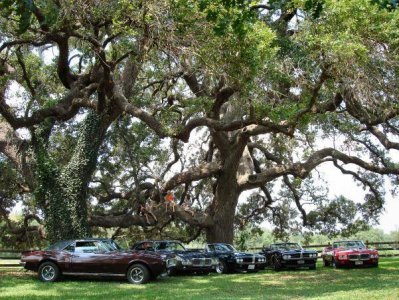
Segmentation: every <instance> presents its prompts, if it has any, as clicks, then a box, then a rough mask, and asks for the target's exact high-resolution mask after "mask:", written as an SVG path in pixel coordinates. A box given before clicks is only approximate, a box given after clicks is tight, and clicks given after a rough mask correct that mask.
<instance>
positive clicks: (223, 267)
mask: <svg viewBox="0 0 399 300" xmlns="http://www.w3.org/2000/svg"><path fill="white" fill-rule="evenodd" d="M227 272H228V267H227V264H226V262H225V261H222V260H220V261H219V263H218V265H217V266H216V273H218V274H226V273H227Z"/></svg>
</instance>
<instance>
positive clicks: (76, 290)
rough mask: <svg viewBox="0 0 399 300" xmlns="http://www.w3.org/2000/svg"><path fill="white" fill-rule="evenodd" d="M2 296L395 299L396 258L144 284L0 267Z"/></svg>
mask: <svg viewBox="0 0 399 300" xmlns="http://www.w3.org/2000/svg"><path fill="white" fill-rule="evenodd" d="M0 298H2V299H21V298H24V299H53V298H57V299H58V298H59V299H315V300H317V299H331V300H340V299H367V300H368V299H399V258H384V259H382V260H381V262H380V267H379V268H361V269H339V270H334V269H332V268H324V267H322V266H321V263H320V262H319V264H318V267H317V270H316V271H313V270H296V271H294V270H289V271H281V272H278V273H276V272H274V271H272V270H265V271H262V272H259V273H256V274H228V275H217V274H210V275H208V276H196V275H192V276H177V277H163V278H158V279H157V280H155V281H153V282H150V283H149V284H146V285H140V286H137V285H132V284H129V283H128V282H127V281H125V280H123V279H118V280H116V279H93V278H89V279H84V278H80V279H79V278H74V277H68V278H64V279H63V280H62V281H59V282H56V283H42V282H40V281H39V280H38V279H37V276H36V274H34V273H31V272H24V271H23V270H21V268H19V267H18V268H1V267H0Z"/></svg>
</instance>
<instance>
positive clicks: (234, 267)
mask: <svg viewBox="0 0 399 300" xmlns="http://www.w3.org/2000/svg"><path fill="white" fill-rule="evenodd" d="M205 252H206V253H209V254H211V255H212V256H214V257H217V258H218V259H219V264H218V265H217V267H216V272H217V273H219V274H222V273H229V272H237V271H247V272H258V271H259V270H260V269H262V267H264V264H265V263H266V258H265V257H264V256H263V255H260V254H253V253H245V252H238V251H237V250H236V249H235V248H234V247H233V246H232V245H230V244H224V243H215V244H207V245H206V247H205Z"/></svg>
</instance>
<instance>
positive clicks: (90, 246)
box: [75, 241, 98, 253]
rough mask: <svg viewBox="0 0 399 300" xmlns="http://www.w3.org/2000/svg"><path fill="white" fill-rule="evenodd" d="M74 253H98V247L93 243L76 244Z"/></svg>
mask: <svg viewBox="0 0 399 300" xmlns="http://www.w3.org/2000/svg"><path fill="white" fill-rule="evenodd" d="M75 252H76V253H94V252H98V247H97V245H96V243H94V242H91V241H89V242H76V247H75Z"/></svg>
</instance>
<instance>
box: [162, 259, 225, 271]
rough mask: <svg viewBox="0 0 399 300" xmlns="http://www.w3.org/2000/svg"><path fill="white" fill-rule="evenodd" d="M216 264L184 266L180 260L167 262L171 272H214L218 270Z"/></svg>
mask: <svg viewBox="0 0 399 300" xmlns="http://www.w3.org/2000/svg"><path fill="white" fill-rule="evenodd" d="M216 266H217V265H215V264H211V265H200V266H198V265H192V264H183V263H182V262H181V261H178V260H175V259H174V260H170V261H168V262H167V268H168V269H169V270H175V271H177V272H187V273H189V272H212V271H215V270H216Z"/></svg>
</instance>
